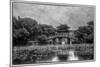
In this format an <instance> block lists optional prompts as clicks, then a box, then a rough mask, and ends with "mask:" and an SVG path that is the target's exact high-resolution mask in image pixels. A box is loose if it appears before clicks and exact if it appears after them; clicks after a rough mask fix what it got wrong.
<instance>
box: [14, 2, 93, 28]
mask: <svg viewBox="0 0 100 67" xmlns="http://www.w3.org/2000/svg"><path fill="white" fill-rule="evenodd" d="M13 15H14V16H16V17H17V16H21V17H30V18H33V19H36V20H37V21H38V22H39V23H41V24H49V25H53V26H54V27H56V26H58V25H59V24H67V25H69V26H70V27H71V28H72V29H74V28H78V27H79V26H82V25H86V23H87V22H89V21H91V20H94V8H93V7H83V6H81V7H79V6H78V7H76V6H75V7H73V6H52V5H39V4H26V3H13Z"/></svg>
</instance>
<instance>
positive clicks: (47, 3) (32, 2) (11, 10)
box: [10, 0, 96, 66]
mask: <svg viewBox="0 0 100 67" xmlns="http://www.w3.org/2000/svg"><path fill="white" fill-rule="evenodd" d="M13 3H27V4H38V5H52V6H68V7H70V6H71V7H75V6H76V7H78V6H79V7H93V8H94V10H95V11H94V59H93V60H84V61H83V60H82V61H80V60H78V61H68V62H50V63H49V62H48V63H38V64H18V65H13V64H12V35H13V33H12V15H13V5H12V4H13ZM95 61H96V6H95V5H86V4H83V5H82V4H67V3H53V2H40V1H12V0H10V66H33V65H50V64H62V63H64V64H65V63H81V62H95Z"/></svg>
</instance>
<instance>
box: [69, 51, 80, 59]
mask: <svg viewBox="0 0 100 67" xmlns="http://www.w3.org/2000/svg"><path fill="white" fill-rule="evenodd" d="M68 54H69V56H68V60H79V58H78V57H77V56H75V54H74V51H72V50H71V51H69V52H68Z"/></svg>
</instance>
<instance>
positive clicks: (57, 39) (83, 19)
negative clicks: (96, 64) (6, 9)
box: [11, 2, 95, 65]
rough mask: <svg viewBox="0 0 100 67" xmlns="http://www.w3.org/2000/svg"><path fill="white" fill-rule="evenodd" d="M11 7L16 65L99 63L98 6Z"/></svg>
mask: <svg viewBox="0 0 100 67" xmlns="http://www.w3.org/2000/svg"><path fill="white" fill-rule="evenodd" d="M11 4H12V6H11V14H12V15H11V26H12V27H11V30H12V31H11V33H12V35H11V41H12V42H11V64H12V65H24V64H25V65H26V64H33V65H34V64H41V63H60V62H66V63H67V62H70V63H71V62H73V61H74V62H77V61H89V60H95V33H94V32H95V6H93V5H75V4H74V5H72V4H59V3H57V4H56V3H42V2H37V3H36V2H12V3H11Z"/></svg>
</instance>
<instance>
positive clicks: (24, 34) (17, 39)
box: [12, 17, 37, 45]
mask: <svg viewBox="0 0 100 67" xmlns="http://www.w3.org/2000/svg"><path fill="white" fill-rule="evenodd" d="M12 24H13V25H12V27H13V45H25V43H26V42H27V40H30V39H31V38H32V37H33V36H35V34H36V33H35V28H36V27H35V25H37V22H36V21H35V20H33V19H31V18H20V17H18V19H16V18H15V17H13V18H12Z"/></svg>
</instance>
